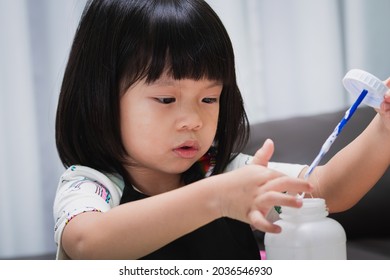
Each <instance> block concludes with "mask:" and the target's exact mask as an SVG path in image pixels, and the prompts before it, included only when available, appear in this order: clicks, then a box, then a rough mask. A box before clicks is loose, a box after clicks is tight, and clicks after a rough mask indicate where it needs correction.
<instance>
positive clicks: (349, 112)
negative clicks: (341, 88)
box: [304, 89, 368, 179]
mask: <svg viewBox="0 0 390 280" xmlns="http://www.w3.org/2000/svg"><path fill="white" fill-rule="evenodd" d="M367 93H368V91H367V90H365V89H364V90H363V91H362V92H361V93H360V95H359V96H358V98H357V99H356V101H355V102H354V103H353V104H352V106H351V107H350V108H349V109H348V110H347V111H346V112H345V115H344V118H343V119H342V120H341V121H340V122H339V124H338V125H337V126H336V128H335V129H334V131H333V132H332V134H331V135H330V136H329V137H328V139H326V141H325V143H324V144H323V145H322V147H321V150H320V152H319V153H318V155H317V157H316V158H315V159H314V161H313V162H312V164H311V165H310V166H309V168H308V169H307V171H306V173H305V176H304V178H305V179H307V178H308V177H309V176H310V174H311V173H312V172H313V170H314V168H316V167H317V165H318V164H319V163H320V161H321V159H322V158H323V157H324V156H325V154H326V153H327V152H328V151H329V148H330V146H332V144H333V142H334V141H335V140H336V137H337V136H338V135H339V134H340V132H341V130H342V129H343V128H344V126H345V125H346V124H347V122H348V121H349V119H350V118H351V117H352V115H353V114H354V113H355V111H356V109H357V107H358V106H359V105H360V103H361V102H362V101H363V99H364V97H366V95H367Z"/></svg>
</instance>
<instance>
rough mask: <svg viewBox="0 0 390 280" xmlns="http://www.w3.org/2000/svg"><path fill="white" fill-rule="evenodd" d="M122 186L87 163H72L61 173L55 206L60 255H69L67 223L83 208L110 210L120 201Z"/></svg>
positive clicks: (88, 210)
mask: <svg viewBox="0 0 390 280" xmlns="http://www.w3.org/2000/svg"><path fill="white" fill-rule="evenodd" d="M121 192H122V190H121V188H120V187H118V186H117V184H115V183H114V182H113V181H112V180H111V179H110V178H108V177H107V176H106V175H104V174H103V173H100V172H98V171H96V170H94V169H91V168H88V167H84V166H71V167H70V168H69V169H68V170H66V171H65V173H64V174H63V175H62V176H61V179H60V182H59V186H58V189H57V193H56V198H55V201H54V206H53V215H54V220H55V228H54V240H55V242H56V243H57V246H58V250H57V259H66V258H67V256H66V254H65V252H64V251H63V249H62V245H61V236H62V232H63V230H64V228H65V226H66V225H67V224H68V222H69V221H70V220H71V219H73V218H74V217H75V216H77V215H79V214H81V213H84V212H91V211H97V212H107V211H109V210H110V209H111V208H112V207H114V206H117V205H118V204H119V200H120V196H121Z"/></svg>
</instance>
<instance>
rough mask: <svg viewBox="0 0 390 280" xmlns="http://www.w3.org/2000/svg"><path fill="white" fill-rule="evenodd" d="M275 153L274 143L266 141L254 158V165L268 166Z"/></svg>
mask: <svg viewBox="0 0 390 280" xmlns="http://www.w3.org/2000/svg"><path fill="white" fill-rule="evenodd" d="M273 153H274V142H273V141H272V140H271V139H267V140H265V141H264V144H263V146H262V147H261V148H260V149H258V150H257V152H256V154H255V155H254V157H253V160H252V164H258V165H263V166H268V162H269V160H270V159H271V157H272V155H273Z"/></svg>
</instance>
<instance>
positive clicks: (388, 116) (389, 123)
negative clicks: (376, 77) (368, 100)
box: [376, 78, 390, 132]
mask: <svg viewBox="0 0 390 280" xmlns="http://www.w3.org/2000/svg"><path fill="white" fill-rule="evenodd" d="M384 84H385V85H386V86H387V87H388V88H390V78H388V79H387V80H386V81H384ZM376 111H377V112H378V113H379V115H380V116H381V120H382V122H383V125H384V126H385V127H386V128H387V130H388V131H389V132H390V90H388V91H387V93H386V94H385V97H384V99H383V102H382V104H381V106H380V108H379V109H378V110H376Z"/></svg>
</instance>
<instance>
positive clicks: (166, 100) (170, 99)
mask: <svg viewBox="0 0 390 280" xmlns="http://www.w3.org/2000/svg"><path fill="white" fill-rule="evenodd" d="M155 99H156V100H157V102H160V103H162V104H171V103H173V102H175V101H176V98H174V97H156V98H155Z"/></svg>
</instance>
